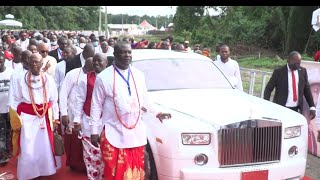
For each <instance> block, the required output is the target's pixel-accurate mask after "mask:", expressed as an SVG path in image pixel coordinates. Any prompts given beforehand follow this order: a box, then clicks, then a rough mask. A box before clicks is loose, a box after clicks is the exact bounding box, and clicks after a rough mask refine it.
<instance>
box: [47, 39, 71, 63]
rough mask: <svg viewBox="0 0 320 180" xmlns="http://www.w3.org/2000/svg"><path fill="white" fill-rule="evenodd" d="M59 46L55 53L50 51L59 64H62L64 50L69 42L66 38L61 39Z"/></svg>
mask: <svg viewBox="0 0 320 180" xmlns="http://www.w3.org/2000/svg"><path fill="white" fill-rule="evenodd" d="M58 45H59V47H58V48H57V49H55V50H53V51H50V52H49V55H50V56H52V57H54V58H55V59H56V60H57V62H60V60H61V59H62V58H63V54H62V52H63V51H64V48H65V47H67V46H68V40H67V39H66V38H65V37H60V38H59V39H58Z"/></svg>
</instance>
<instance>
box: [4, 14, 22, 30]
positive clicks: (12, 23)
mask: <svg viewBox="0 0 320 180" xmlns="http://www.w3.org/2000/svg"><path fill="white" fill-rule="evenodd" d="M5 17H6V19H5V20H2V21H0V26H1V25H2V26H13V27H22V23H21V22H19V21H16V20H13V19H14V16H13V15H12V14H7V15H6V16H5Z"/></svg>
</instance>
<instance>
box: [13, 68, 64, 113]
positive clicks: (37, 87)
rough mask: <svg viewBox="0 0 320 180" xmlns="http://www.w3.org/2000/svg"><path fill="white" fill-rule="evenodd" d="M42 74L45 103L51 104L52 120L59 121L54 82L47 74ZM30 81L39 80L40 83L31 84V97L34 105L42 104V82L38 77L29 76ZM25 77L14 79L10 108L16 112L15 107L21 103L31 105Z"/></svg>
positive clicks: (56, 92)
mask: <svg viewBox="0 0 320 180" xmlns="http://www.w3.org/2000/svg"><path fill="white" fill-rule="evenodd" d="M43 74H44V81H45V82H46V83H45V87H46V91H47V101H48V102H51V104H52V110H53V116H54V119H59V106H58V91H57V88H56V84H55V82H54V79H53V78H52V77H51V76H50V75H48V74H47V73H43ZM31 79H40V81H36V83H32V87H33V90H32V92H33V97H34V103H35V104H43V98H44V94H43V88H42V80H41V78H40V75H39V76H33V75H32V76H31ZM26 82H27V76H25V75H23V76H20V77H18V78H17V79H16V81H15V82H13V83H15V84H14V87H13V88H12V95H13V101H14V102H12V105H13V106H11V107H12V108H13V109H14V110H17V106H18V105H19V104H20V103H21V102H24V103H27V104H31V98H30V95H29V88H28V85H27V83H26Z"/></svg>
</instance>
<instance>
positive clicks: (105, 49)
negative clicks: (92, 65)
mask: <svg viewBox="0 0 320 180" xmlns="http://www.w3.org/2000/svg"><path fill="white" fill-rule="evenodd" d="M96 50H97V51H96V53H97V52H100V53H104V54H106V55H107V56H113V52H114V49H113V47H111V46H109V45H108V43H107V42H105V41H104V42H102V43H101V45H99V46H98V48H97V49H96Z"/></svg>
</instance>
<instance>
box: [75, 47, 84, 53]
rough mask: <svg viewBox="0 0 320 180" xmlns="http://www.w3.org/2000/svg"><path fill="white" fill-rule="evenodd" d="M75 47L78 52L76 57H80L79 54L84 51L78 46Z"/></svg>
mask: <svg viewBox="0 0 320 180" xmlns="http://www.w3.org/2000/svg"><path fill="white" fill-rule="evenodd" d="M75 47H76V50H77V53H76V55H78V54H80V53H82V52H83V49H81V48H80V47H78V46H75Z"/></svg>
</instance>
